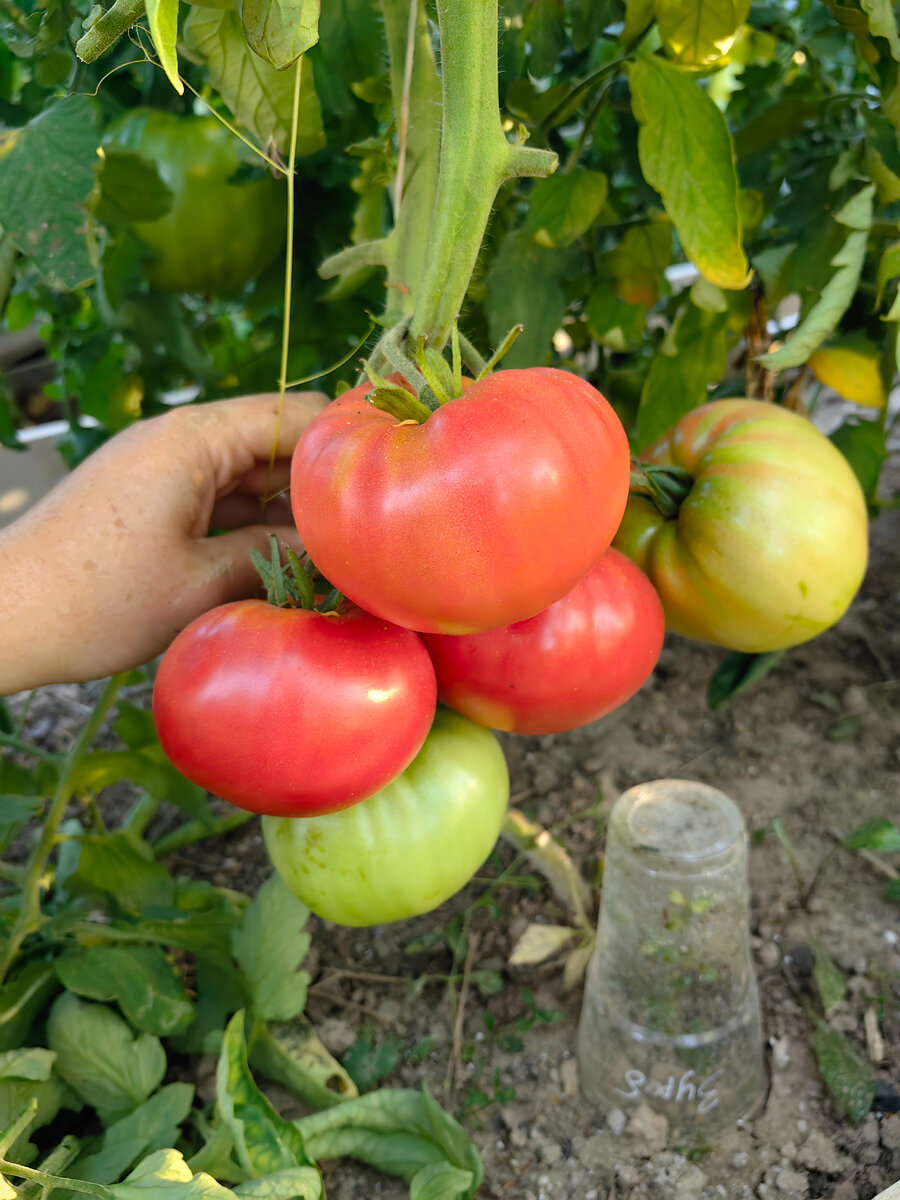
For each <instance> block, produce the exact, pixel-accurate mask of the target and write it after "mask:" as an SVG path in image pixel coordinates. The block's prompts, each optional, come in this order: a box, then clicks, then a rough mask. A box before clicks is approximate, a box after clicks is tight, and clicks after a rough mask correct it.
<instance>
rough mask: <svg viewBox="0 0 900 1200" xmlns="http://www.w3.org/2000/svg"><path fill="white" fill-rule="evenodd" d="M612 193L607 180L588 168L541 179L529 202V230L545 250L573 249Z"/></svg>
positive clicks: (527, 227)
mask: <svg viewBox="0 0 900 1200" xmlns="http://www.w3.org/2000/svg"><path fill="white" fill-rule="evenodd" d="M608 190H609V181H608V180H607V178H606V176H605V175H603V174H602V173H601V172H600V171H589V170H587V168H585V167H576V168H575V169H574V170H572V171H568V172H558V173H557V174H555V175H551V176H550V177H549V178H548V179H539V180H538V181H537V182H536V183H535V185H534V188H533V189H532V191H531V193H530V195H529V198H528V219H527V220H526V222H525V228H526V229H527V230H528V231H529V233H530V234H531V235H532V237H533V238H534V240H535V241H536V242H537V244H538V245H539V246H543V247H545V249H548V250H550V249H553V247H555V246H570V245H571V244H572V242H574V241H575V240H576V239H577V238H580V237H581V236H582V234H584V233H587V231H588V229H590V227H591V225H593V223H594V221H595V220H596V219H597V216H598V214H599V212H600V209H601V208H602V207H603V205H604V204H605V202H606V194H607V192H608Z"/></svg>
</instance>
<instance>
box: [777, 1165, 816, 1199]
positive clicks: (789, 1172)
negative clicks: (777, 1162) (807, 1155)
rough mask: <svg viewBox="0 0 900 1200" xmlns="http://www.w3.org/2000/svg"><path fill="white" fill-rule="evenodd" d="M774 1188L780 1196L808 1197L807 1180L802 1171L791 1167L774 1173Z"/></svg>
mask: <svg viewBox="0 0 900 1200" xmlns="http://www.w3.org/2000/svg"><path fill="white" fill-rule="evenodd" d="M775 1187H776V1189H777V1190H778V1192H779V1193H780V1194H781V1195H782V1196H792V1197H798V1200H802V1197H805V1196H808V1195H809V1179H808V1178H807V1176H806V1175H805V1174H804V1172H802V1171H795V1170H794V1168H793V1167H782V1168H781V1169H780V1170H777V1171H776V1173H775Z"/></svg>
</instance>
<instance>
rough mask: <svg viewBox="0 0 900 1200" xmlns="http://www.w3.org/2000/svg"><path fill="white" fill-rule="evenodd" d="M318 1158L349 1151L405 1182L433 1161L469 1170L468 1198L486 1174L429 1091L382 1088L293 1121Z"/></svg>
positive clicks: (460, 1130) (466, 1138) (471, 1147)
mask: <svg viewBox="0 0 900 1200" xmlns="http://www.w3.org/2000/svg"><path fill="white" fill-rule="evenodd" d="M296 1125H297V1128H298V1129H299V1130H300V1132H301V1133H302V1134H303V1138H304V1141H305V1143H306V1149H307V1152H308V1153H309V1154H310V1155H311V1156H312V1157H313V1159H315V1160H316V1161H318V1160H320V1159H323V1158H339V1157H341V1156H343V1155H349V1156H350V1157H351V1158H358V1159H360V1160H361V1161H362V1162H365V1163H368V1164H369V1165H370V1166H372V1167H375V1168H376V1169H377V1170H379V1171H386V1172H387V1173H388V1174H390V1175H400V1176H401V1177H402V1178H403V1179H405V1180H407V1182H409V1181H410V1180H412V1179H413V1178H414V1176H415V1175H416V1174H417V1173H418V1172H419V1171H421V1170H422V1168H423V1167H427V1166H429V1165H430V1164H432V1163H442V1162H449V1163H450V1165H451V1166H454V1167H458V1168H459V1169H460V1170H463V1171H470V1172H471V1174H472V1182H471V1184H470V1185H469V1188H468V1190H466V1191H465V1192H463V1193H462V1197H463V1200H469V1198H470V1197H471V1196H472V1195H474V1193H475V1192H476V1191H477V1189H478V1187H479V1185H480V1184H481V1181H482V1179H483V1177H484V1168H483V1167H482V1165H481V1159H480V1158H479V1155H478V1151H477V1150H476V1149H475V1146H474V1145H473V1144H472V1142H471V1140H470V1139H469V1136H468V1135H467V1134H466V1132H465V1131H464V1130H463V1128H462V1126H460V1125H459V1124H458V1122H456V1121H455V1120H454V1119H453V1117H451V1116H450V1114H449V1113H446V1112H445V1111H444V1110H443V1109H442V1108H441V1106H440V1105H439V1104H438V1102H437V1101H436V1100H435V1099H433V1098H432V1096H431V1095H429V1093H428V1092H414V1091H411V1090H407V1089H398V1090H392V1089H390V1088H382V1089H381V1090H380V1091H377V1092H369V1093H368V1095H366V1096H360V1097H359V1099H357V1100H348V1101H347V1102H346V1103H345V1104H338V1105H336V1106H335V1107H334V1108H329V1109H327V1110H326V1111H325V1112H320V1113H313V1114H312V1115H311V1116H309V1117H303V1118H302V1119H301V1120H299V1121H297V1122H296Z"/></svg>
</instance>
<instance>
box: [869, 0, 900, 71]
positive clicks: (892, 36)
mask: <svg viewBox="0 0 900 1200" xmlns="http://www.w3.org/2000/svg"><path fill="white" fill-rule="evenodd" d="M859 4H860V8H861V9H862V10H863V12H864V13H865V14H866V16H867V17H868V24H869V33H871V34H872V36H873V37H882V38H884V39H885V41H886V42H887V43H888V45H889V46H890V48H891V55H892V56H893V58H894V59H895V60H897V61H900V35H898V33H897V18H896V17H895V16H894V9H893V7H892V5H891V0H859Z"/></svg>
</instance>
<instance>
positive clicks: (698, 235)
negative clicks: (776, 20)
mask: <svg viewBox="0 0 900 1200" xmlns="http://www.w3.org/2000/svg"><path fill="white" fill-rule="evenodd" d="M628 78H629V82H630V83H631V97H632V108H633V110H634V115H635V119H636V120H637V121H638V122H639V123H640V125H641V129H640V132H639V134H638V153H639V155H640V160H641V169H642V170H643V172H644V177H645V178H646V180H647V182H648V183H649V184H651V186H653V187H655V188H656V190H657V191H658V192H659V193H660V195H661V196H662V198H663V203H664V204H665V206H666V212H667V213H668V214H669V216H670V217H671V218H672V221H673V222H674V224H675V228H676V229H677V230H678V236H679V237H680V238H681V242H682V244H683V246H684V248H685V251H686V252H687V255H688V257H689V258H690V259H691V260H692V261H693V262H694V263H696V265H697V268H698V269H699V270H700V272H701V273H702V274H703V275H705V276H706V278H707V279H709V280H710V282H712V283H716V284H718V285H719V287H724V288H743V287H746V286H747V283H748V282H749V278H750V273H749V267H748V264H747V259H746V258H745V257H744V251H743V247H742V246H741V229H740V221H739V216H738V202H737V191H738V188H737V174H736V172H735V167H734V152H733V149H732V145H731V136H730V134H729V132H728V126H727V125H726V123H725V118H724V117H723V116H722V114H721V113H720V112H719V110H718V109H717V108H716V106H715V104H714V103H713V101H712V100H711V99H710V97H709V96H708V95H707V93H706V92H704V91H703V89H702V88H701V87H699V86H698V85H697V83H696V82H695V81H694V80H693V79H692V78H691V77H690V76H689V75H686V74H684V73H683V72H682V71H680V70H679V69H678V68H677V67H673V66H670V65H669V64H668V63H665V62H663V61H662V60H661V59H659V58H653V57H650V56H648V57H646V58H640V59H638V60H637V61H636V62H633V63H631V64H630V65H629V68H628Z"/></svg>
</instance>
